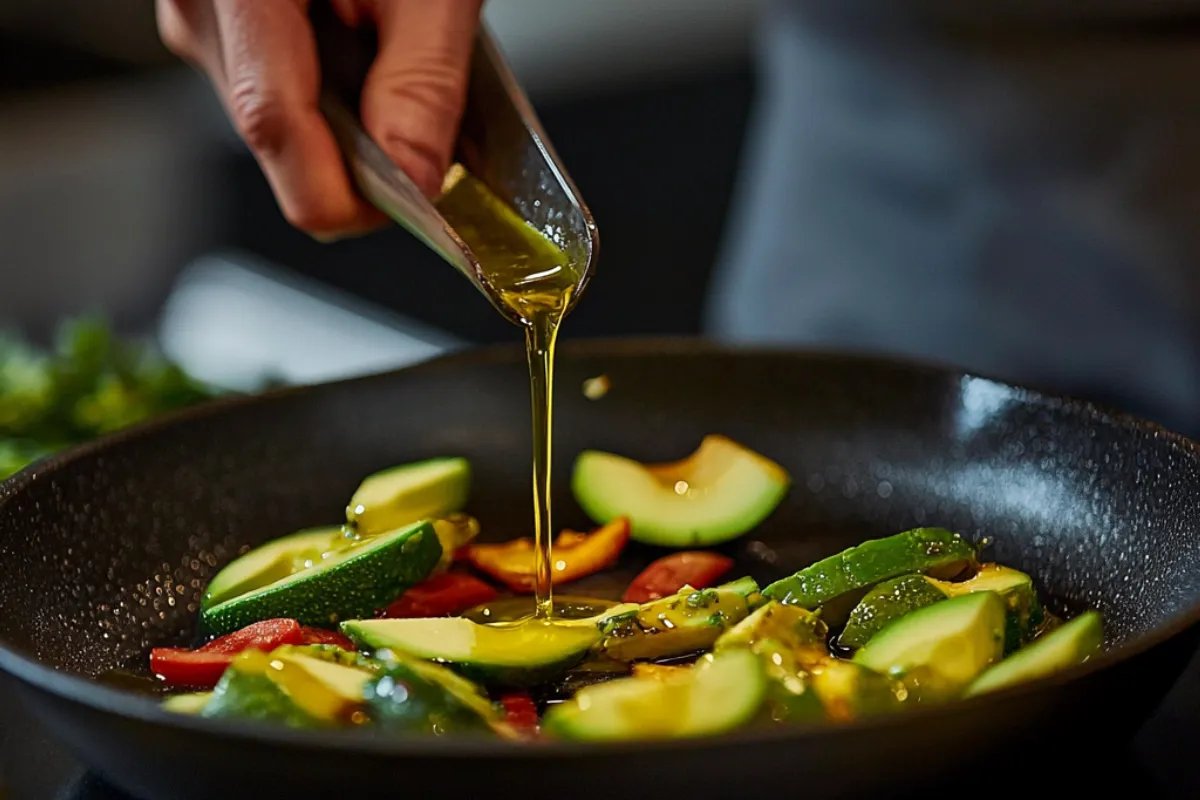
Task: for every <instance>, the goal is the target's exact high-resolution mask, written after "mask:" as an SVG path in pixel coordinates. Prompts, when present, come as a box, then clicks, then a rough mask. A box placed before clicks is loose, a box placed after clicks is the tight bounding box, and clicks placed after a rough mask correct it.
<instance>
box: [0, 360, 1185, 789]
mask: <svg viewBox="0 0 1200 800" xmlns="http://www.w3.org/2000/svg"><path fill="white" fill-rule="evenodd" d="M599 374H607V375H608V376H609V377H610V378H611V381H612V390H611V391H610V393H609V394H608V395H607V396H606V397H605V398H604V399H602V400H599V401H590V400H587V399H585V398H584V397H583V396H582V393H581V391H580V385H581V383H582V382H583V381H584V380H585V379H586V378H588V377H591V376H595V375H599ZM559 381H560V383H559V391H558V394H557V401H556V402H557V406H556V421H557V430H556V440H555V444H556V452H557V462H556V465H555V476H556V480H557V487H558V491H557V496H556V503H557V509H558V514H559V516H558V520H557V522H558V523H559V524H560V525H562V526H575V527H577V528H578V527H580V526H584V525H586V524H587V522H586V520H585V519H583V518H582V517H581V515H580V513H579V511H578V510H577V509H576V507H575V505H574V503H573V502H572V500H571V498H570V495H569V493H568V492H567V491H566V487H567V481H566V476H567V475H568V472H569V468H570V465H571V461H572V459H573V457H574V454H575V453H576V452H578V451H579V450H580V449H582V448H585V447H595V448H602V449H607V450H611V451H615V452H618V453H623V454H627V455H630V456H633V457H636V458H641V459H645V460H652V461H662V460H670V459H674V458H678V457H680V456H683V455H685V454H687V453H688V452H690V451H691V450H692V449H693V448H694V447H695V446H696V445H697V443H698V442H699V441H700V438H701V437H702V436H703V435H704V434H707V433H714V432H720V433H725V434H727V435H729V436H732V437H734V438H735V439H738V440H740V441H742V442H744V443H746V444H747V445H749V446H751V447H753V448H756V449H759V450H761V451H762V452H764V453H765V454H767V455H769V456H770V457H771V458H774V459H777V460H778V461H780V462H781V463H782V464H783V465H785V466H786V467H787V468H788V469H789V470H790V471H791V473H792V475H793V476H794V478H795V486H794V488H793V490H792V492H791V493H790V495H789V497H788V498H787V500H786V501H785V502H784V504H783V505H782V506H781V507H780V508H779V510H778V511H777V512H776V513H775V515H774V516H773V517H772V518H771V519H770V520H769V521H768V522H766V523H765V524H764V525H763V526H762V527H761V529H760V530H758V531H756V532H755V533H754V534H752V535H750V536H748V537H746V538H745V539H743V540H741V541H738V542H735V543H733V544H732V545H730V546H729V548H728V549H729V552H730V553H731V554H733V555H734V556H735V557H736V558H737V559H738V560H739V562H740V563H739V568H740V569H743V570H745V571H746V572H750V573H752V574H754V575H755V576H756V577H758V578H759V579H760V580H763V581H766V580H771V579H773V578H775V577H777V576H780V575H782V574H784V573H786V572H790V571H792V570H793V569H795V568H797V567H799V566H802V565H805V564H807V563H809V562H811V561H812V560H815V559H817V558H819V557H821V556H825V555H828V554H830V553H833V552H835V551H837V550H840V549H842V548H844V547H847V546H849V545H852V544H855V543H857V542H859V541H861V540H863V539H865V538H868V537H873V536H880V535H886V534H890V533H893V532H896V531H899V530H902V529H905V528H908V527H912V526H916V525H942V526H946V527H949V528H953V529H956V530H958V531H960V532H961V533H963V534H964V535H966V536H968V537H970V538H972V539H979V538H981V537H990V538H992V539H994V541H995V544H994V546H993V548H992V553H991V555H992V556H993V557H994V558H995V559H997V560H999V561H1001V562H1003V563H1005V564H1008V565H1011V566H1014V567H1017V568H1019V569H1022V570H1025V571H1027V572H1029V573H1031V574H1033V575H1034V576H1035V578H1036V581H1037V583H1038V585H1039V587H1040V589H1041V590H1042V591H1043V592H1045V593H1046V594H1047V595H1048V596H1049V597H1051V598H1053V600H1054V603H1055V604H1056V605H1057V610H1058V611H1060V612H1063V611H1076V610H1078V609H1080V608H1082V607H1084V606H1085V605H1086V606H1091V607H1095V608H1098V609H1100V610H1101V611H1102V612H1103V613H1104V614H1105V616H1106V619H1107V624H1108V632H1109V635H1110V637H1111V644H1112V645H1113V646H1114V647H1115V648H1116V649H1115V651H1113V652H1111V653H1110V654H1108V655H1106V656H1105V657H1103V658H1101V659H1099V660H1097V661H1095V662H1093V663H1091V664H1089V665H1085V666H1084V667H1083V668H1081V669H1079V670H1076V671H1074V672H1071V673H1068V674H1064V675H1062V676H1061V677H1059V678H1057V679H1053V680H1050V681H1046V682H1043V683H1037V684H1032V685H1028V686H1025V687H1020V688H1017V689H1014V690H1010V691H1008V692H1005V693H1002V694H997V695H995V696H992V697H984V698H980V699H977V700H974V701H971V702H967V703H961V704H956V705H951V706H947V707H943V708H936V709H929V710H922V711H916V712H913V713H911V714H909V715H903V716H897V717H894V718H890V719H884V720H880V721H875V722H870V723H864V724H855V725H850V726H844V727H826V726H821V727H816V728H805V729H781V730H778V731H774V732H765V733H763V732H757V733H746V732H744V733H740V734H737V735H732V736H729V737H724V738H719V739H712V740H705V741H691V742H667V743H658V744H647V743H636V744H616V745H612V746H577V745H566V744H551V745H545V746H533V747H530V746H521V745H510V744H507V743H494V744H481V743H463V742H458V741H454V740H452V739H437V740H419V741H401V740H396V739H379V738H375V737H371V736H370V735H369V734H368V733H367V732H347V733H345V734H321V733H310V732H297V731H289V730H285V729H282V728H276V727H272V726H258V725H253V724H237V723H233V722H217V721H206V720H199V719H191V718H185V717H180V716H176V715H172V714H168V713H166V712H163V711H160V710H159V709H158V708H157V706H156V705H155V703H154V702H153V701H152V700H149V699H147V698H145V697H142V696H138V695H135V694H130V693H126V692H122V691H119V690H117V689H113V688H110V687H109V686H106V685H101V684H98V683H96V682H94V681H92V680H89V679H90V678H93V677H94V676H97V675H98V674H100V673H102V672H104V671H106V670H109V669H113V668H131V667H132V668H137V667H140V666H141V665H143V664H144V663H145V658H146V653H147V650H148V648H149V647H151V646H157V645H171V644H185V643H188V642H189V641H190V640H191V635H192V630H193V623H194V618H195V614H194V613H193V612H194V609H195V604H196V602H197V600H198V598H199V597H200V594H201V590H202V588H203V586H204V584H205V582H206V581H207V580H208V579H209V578H210V577H211V576H212V575H213V574H214V573H215V571H216V570H217V569H218V568H219V567H220V566H222V565H223V564H224V563H225V562H227V561H228V560H229V559H230V557H231V555H232V554H233V553H235V551H236V550H237V548H238V547H239V546H242V545H245V544H248V543H249V544H254V543H258V542H261V541H263V540H265V539H268V538H270V537H275V536H279V535H282V534H284V533H288V532H290V531H292V530H294V529H297V528H301V527H305V526H310V525H314V524H321V523H327V522H328V523H333V522H337V521H338V520H339V518H340V515H341V514H342V510H343V507H344V503H345V501H346V498H347V497H349V496H350V494H351V493H352V491H353V490H354V488H355V486H356V485H357V483H358V481H359V480H360V479H361V478H362V477H363V476H364V475H366V474H368V473H370V472H372V471H374V470H376V469H378V468H380V467H383V466H387V465H390V464H393V463H397V462H401V461H407V460H412V459H418V458H423V457H428V456H435V455H443V454H463V455H466V456H469V457H470V458H471V460H472V462H473V464H474V467H475V470H476V476H477V477H476V487H475V489H474V493H473V496H472V499H471V504H470V510H471V511H472V512H473V513H475V514H476V515H478V516H479V517H480V518H481V519H482V521H483V524H484V527H485V531H486V532H487V535H488V536H489V537H491V538H496V539H503V538H508V537H511V536H516V535H526V534H527V532H528V529H529V520H530V517H531V507H530V502H531V501H530V487H529V463H530V440H531V433H530V421H529V392H528V386H527V383H526V376H525V366H524V361H523V358H522V355H521V353H520V352H519V351H518V350H516V349H500V350H487V351H480V352H475V353H470V354H465V355H457V356H452V357H449V358H446V359H443V360H440V361H436V362H433V363H430V364H426V365H423V366H420V367H417V368H414V369H410V370H405V371H401V372H398V373H394V374H388V375H382V376H378V377H371V378H366V379H360V380H354V381H349V382H342V383H335V384H329V385H324V386H318V387H315V388H305V389H298V390H288V391H283V392H279V393H275V394H271V395H268V396H265V397H261V398H254V399H236V400H232V401H227V402H218V403H215V404H212V405H210V406H207V407H202V408H199V409H194V410H191V411H188V412H185V413H184V414H182V415H179V416H176V417H174V418H172V419H170V420H167V421H163V422H161V423H156V424H153V425H150V426H148V427H142V428H140V429H137V430H134V431H131V432H128V433H125V434H122V435H119V436H116V437H114V438H111V439H109V440H107V441H105V442H102V443H98V444H95V445H91V446H87V447H84V448H82V449H79V450H76V451H74V452H72V453H70V454H68V455H65V456H62V457H59V458H56V459H51V460H50V461H49V462H46V463H44V464H43V465H41V466H39V467H37V468H35V469H34V470H32V471H26V472H24V473H22V474H21V475H19V476H17V477H15V478H14V479H12V480H10V481H9V482H7V483H6V484H4V485H3V488H2V489H0V554H2V555H3V562H2V563H3V564H4V568H5V575H4V577H3V580H0V644H2V646H0V667H2V668H3V669H5V670H6V671H8V672H10V673H12V674H13V675H15V676H16V677H17V678H18V679H20V682H21V685H22V687H23V692H24V694H23V696H24V698H25V699H26V700H27V701H28V703H29V705H30V706H31V708H32V710H33V711H34V712H35V713H36V714H38V715H40V716H41V717H42V718H44V719H45V720H46V722H47V723H48V724H49V725H50V726H51V728H52V729H53V730H54V731H55V732H56V733H57V735H59V736H60V737H61V738H62V739H63V740H65V741H66V742H67V743H68V744H69V745H70V746H71V747H73V748H74V749H75V750H76V751H77V752H78V753H79V754H80V755H81V756H82V757H83V759H84V760H86V761H87V762H88V763H89V764H91V765H93V766H94V767H95V768H96V769H97V770H99V771H100V772H101V773H102V774H104V775H106V776H107V777H109V778H110V779H111V780H112V781H114V782H115V783H117V784H118V785H120V786H122V787H125V788H127V789H129V790H130V791H132V792H134V793H136V794H138V795H139V796H141V797H145V798H176V797H177V798H214V797H221V798H232V797H243V796H244V797H255V798H259V799H261V798H267V797H272V798H273V797H313V796H318V797H320V796H329V797H338V798H343V797H346V796H348V795H349V796H355V795H354V794H353V793H357V792H363V791H368V792H372V793H373V794H372V795H371V796H402V795H405V794H409V793H410V792H411V793H416V792H421V793H425V794H432V795H434V796H470V797H490V796H495V795H497V793H498V792H502V793H504V794H505V795H509V796H517V795H516V794H514V792H518V791H519V792H521V793H522V795H521V796H523V797H528V798H534V797H554V796H558V797H564V796H570V797H576V798H591V797H640V796H655V797H681V796H682V797H687V796H698V797H710V796H712V797H717V796H735V795H736V794H739V793H745V792H752V793H753V795H754V796H767V795H768V794H770V793H778V796H788V797H791V796H799V795H800V794H803V795H804V796H809V795H812V796H841V795H844V794H847V793H853V792H858V791H877V792H883V793H884V794H885V795H886V796H896V794H898V793H899V792H900V791H901V790H903V789H911V788H912V787H915V786H920V785H925V784H926V783H927V782H928V781H929V780H931V779H932V777H934V776H942V777H946V776H952V775H955V774H957V773H956V770H957V771H964V772H969V771H976V774H977V775H979V776H980V777H981V778H982V779H983V780H985V781H987V782H988V783H989V784H993V783H995V782H997V781H999V782H1001V783H1008V784H1010V785H1011V786H1012V787H1014V789H1015V790H1017V791H1021V792H1022V793H1024V792H1025V791H1026V790H1023V789H1020V788H1019V787H1021V785H1022V783H1023V782H1027V781H1029V780H1031V778H1030V774H1031V773H1030V772H1029V771H1028V769H1029V768H1032V767H1039V766H1040V767H1047V766H1048V767H1050V768H1051V769H1056V767H1055V766H1054V764H1055V762H1057V761H1059V758H1060V757H1061V756H1062V755H1063V754H1064V753H1065V752H1066V751H1068V750H1073V751H1080V750H1084V749H1087V748H1091V747H1100V746H1102V745H1104V744H1106V743H1111V742H1114V741H1122V740H1123V739H1124V738H1125V737H1127V736H1128V734H1129V733H1131V732H1132V731H1133V729H1134V728H1135V726H1136V725H1137V724H1138V723H1139V722H1140V721H1141V720H1142V719H1143V718H1144V717H1145V716H1146V714H1147V713H1148V712H1149V711H1150V710H1152V708H1153V706H1154V705H1155V703H1156V702H1157V701H1158V700H1159V699H1161V697H1162V696H1163V695H1164V693H1165V692H1166V691H1167V690H1168V688H1169V687H1170V686H1171V684H1172V682H1173V681H1174V679H1175V678H1176V677H1177V676H1178V674H1179V673H1180V672H1181V670H1182V668H1183V666H1184V665H1185V663H1186V661H1187V659H1188V658H1189V656H1190V655H1191V653H1192V652H1193V650H1194V648H1195V645H1196V636H1197V631H1198V630H1200V629H1198V628H1197V626H1196V622H1197V620H1198V619H1200V610H1198V609H1200V537H1198V536H1197V530H1198V528H1200V512H1198V509H1200V455H1198V452H1197V448H1196V446H1195V445H1193V444H1192V443H1191V442H1189V441H1187V440H1184V439H1181V438H1179V437H1176V436H1174V435H1172V434H1169V433H1166V432H1164V431H1162V430H1161V429H1159V428H1156V427H1154V426H1151V425H1149V424H1144V423H1140V422H1138V421H1135V420H1131V419H1127V418H1123V417H1120V416H1116V415H1110V414H1107V413H1104V412H1102V411H1100V410H1098V409H1096V408H1094V407H1091V406H1088V405H1084V404H1080V403H1074V402H1068V401H1062V400H1058V399H1054V398H1051V397H1047V396H1044V395H1041V394H1037V393H1034V392H1029V391H1024V390H1020V389H1015V388H1011V387H1008V386H1005V385H1001V384H998V383H994V382H990V381H987V380H982V379H977V378H972V377H967V376H963V375H961V374H957V373H953V372H950V371H943V370H939V369H935V368H929V367H922V366H914V365H907V364H902V363H897V362H893V361H888V360H881V359H872V358H866V357H850V356H828V355H816V354H798V353H783V352H745V353H737V352H730V351H726V350H721V349H716V348H712V347H709V346H705V345H701V344H689V343H662V342H657V343H625V344H612V343H608V344H591V345H582V346H581V345H575V346H567V347H564V348H563V353H562V355H561V360H560V364H559ZM756 543H759V544H756ZM655 555H657V554H656V553H654V552H652V551H650V550H649V549H646V548H632V549H631V550H630V551H629V554H628V556H627V557H626V559H625V560H624V562H623V563H622V570H623V572H624V576H625V577H628V575H630V574H632V573H633V572H634V571H635V570H637V569H638V568H639V567H640V566H641V565H643V564H644V563H646V562H647V561H648V560H649V559H650V558H652V557H654V556H655ZM1102 768H1103V767H1102V764H1096V763H1090V764H1086V765H1085V769H1087V770H1088V771H1093V772H1094V771H1095V770H1096V769H1102ZM981 770H982V771H981ZM980 771H981V772H980ZM651 786H653V789H650V788H649V787H651ZM964 788H965V787H964ZM978 788H980V787H979V786H977V785H976V786H975V788H974V789H971V790H970V791H977V790H978ZM993 788H996V787H993ZM1029 790H1030V791H1032V789H1029ZM380 792H385V793H386V795H380V794H379V793H380Z"/></svg>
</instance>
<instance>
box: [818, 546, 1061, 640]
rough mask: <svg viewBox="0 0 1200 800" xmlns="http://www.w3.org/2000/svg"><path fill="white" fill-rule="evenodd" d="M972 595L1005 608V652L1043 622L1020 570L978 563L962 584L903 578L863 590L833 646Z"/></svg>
mask: <svg viewBox="0 0 1200 800" xmlns="http://www.w3.org/2000/svg"><path fill="white" fill-rule="evenodd" d="M973 592H995V593H996V594H998V595H1000V596H1001V597H1002V598H1004V601H1005V603H1006V604H1007V605H1008V622H1007V624H1006V626H1005V644H1004V651H1005V653H1012V652H1015V651H1016V650H1017V649H1018V648H1020V647H1021V646H1022V645H1024V644H1026V643H1027V642H1029V641H1030V640H1031V639H1032V637H1033V634H1034V632H1035V631H1036V630H1037V628H1038V626H1039V625H1041V624H1042V621H1043V617H1044V612H1043V610H1042V605H1041V602H1040V601H1039V600H1038V596H1037V591H1036V590H1035V589H1034V587H1033V580H1032V579H1031V578H1030V577H1029V576H1028V575H1026V574H1025V573H1024V572H1019V571H1017V570H1015V569H1010V568H1009V567H1002V566H1000V565H999V564H983V565H981V566H980V567H979V570H978V571H977V572H976V573H975V574H974V575H973V576H971V577H970V578H968V579H967V580H964V581H940V580H938V579H936V578H930V577H928V576H926V575H902V576H901V577H899V578H894V579H892V580H890V581H884V582H883V583H881V584H879V585H878V586H876V587H875V588H874V589H872V590H871V591H869V592H867V594H866V596H864V597H863V599H862V600H861V601H859V603H858V605H857V606H855V607H854V610H853V611H851V612H850V619H849V621H848V622H847V623H846V628H845V630H843V631H842V633H841V635H840V636H839V637H838V644H841V645H843V646H844V647H850V648H857V647H862V646H863V645H865V644H866V643H867V641H868V640H869V639H870V638H871V637H872V636H874V635H875V634H876V633H878V632H879V631H881V630H882V629H883V628H884V627H885V626H886V625H887V624H888V623H889V622H891V621H892V620H894V619H898V618H899V617H902V616H904V615H905V614H908V613H910V612H912V611H916V610H917V609H919V608H924V607H925V606H929V605H933V604H934V603H937V602H939V601H941V600H945V599H947V598H949V597H961V596H962V595H964V594H971V593H973Z"/></svg>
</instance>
